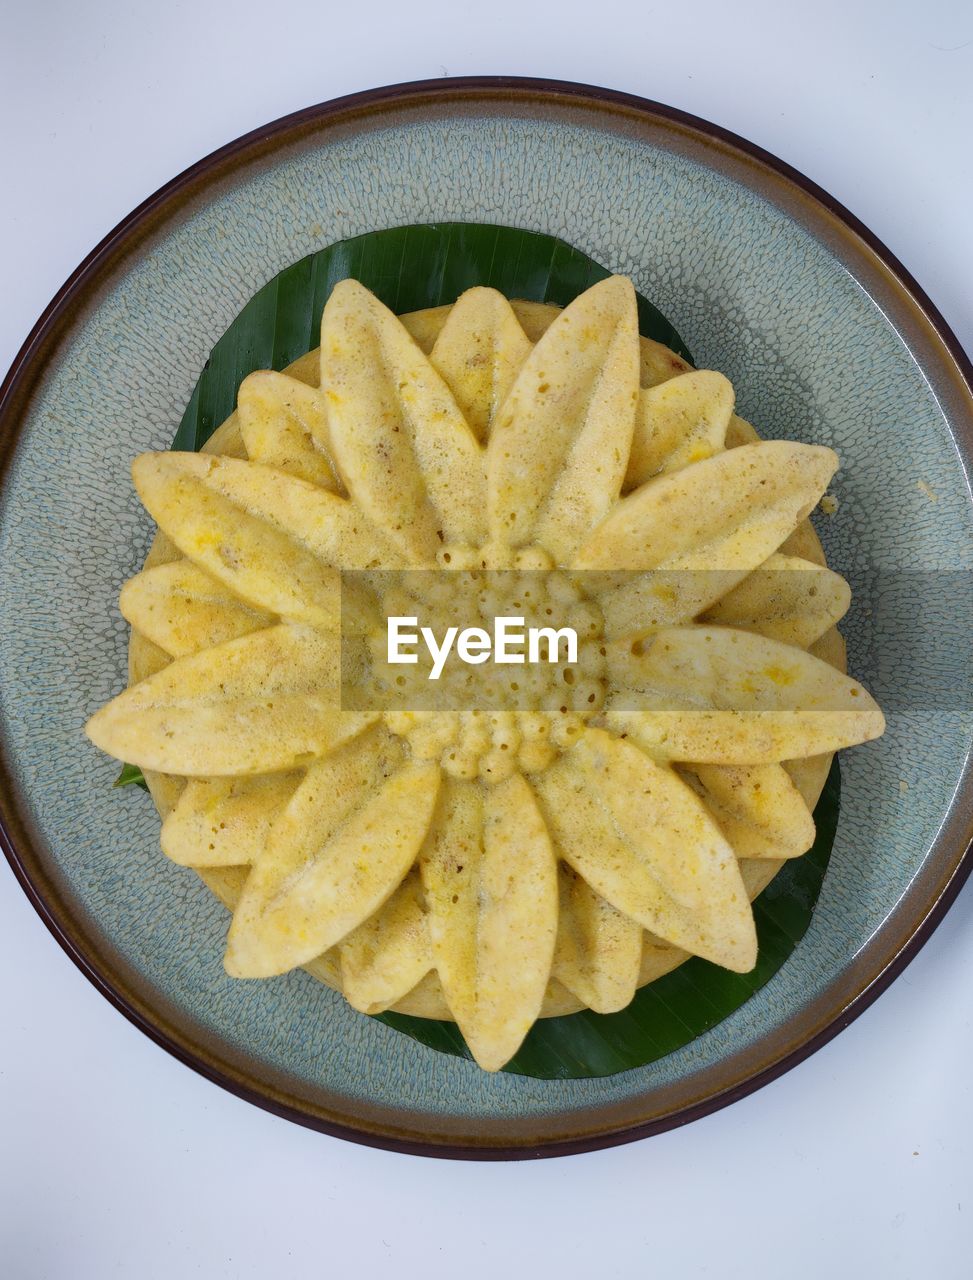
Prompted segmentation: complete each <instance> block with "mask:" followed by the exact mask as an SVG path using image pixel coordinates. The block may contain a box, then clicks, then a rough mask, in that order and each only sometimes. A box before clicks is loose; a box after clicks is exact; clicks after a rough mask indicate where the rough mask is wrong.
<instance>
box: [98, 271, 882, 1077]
mask: <svg viewBox="0 0 973 1280" xmlns="http://www.w3.org/2000/svg"><path fill="white" fill-rule="evenodd" d="M733 407H734V394H733V388H732V386H731V385H730V383H729V382H728V381H727V379H726V378H725V377H723V375H722V374H720V373H717V372H714V371H710V370H693V369H691V368H690V367H689V366H688V365H687V364H686V363H685V361H683V360H681V359H680V358H679V357H678V356H676V355H675V354H673V353H672V352H670V351H668V350H667V349H666V348H664V347H660V346H659V345H658V344H656V343H652V342H649V341H648V340H646V339H642V338H640V337H639V333H638V318H637V312H636V299H635V293H634V290H633V288H632V284H631V282H630V281H629V280H627V279H626V278H624V277H621V276H614V277H611V278H609V279H607V280H604V281H602V282H601V283H600V284H597V285H595V286H594V287H593V288H591V289H589V290H588V291H587V292H586V293H584V294H582V295H581V296H580V297H578V298H577V299H576V300H575V301H574V302H573V303H571V305H570V306H568V307H566V308H565V309H564V310H563V311H561V310H558V309H557V308H555V307H550V306H544V305H542V304H537V303H522V302H513V303H511V302H508V301H507V300H506V299H505V298H504V297H502V295H500V294H499V293H497V292H496V291H494V290H492V289H485V288H476V289H471V290H470V291H469V292H468V293H466V294H464V295H463V296H462V297H461V298H460V299H459V300H458V301H457V302H456V303H455V304H454V305H453V306H452V307H441V308H437V309H436V310H434V311H429V312H422V313H418V314H415V315H412V316H405V317H402V318H398V317H396V316H395V315H393V314H392V313H391V312H390V311H389V310H387V308H385V307H384V306H383V305H382V304H381V303H380V302H379V301H378V299H377V298H375V297H374V296H373V295H372V294H371V293H369V292H368V290H366V289H365V288H364V287H363V286H362V285H360V284H358V283H357V282H355V281H352V280H349V281H345V282H343V283H342V284H339V285H338V286H337V287H336V288H335V290H334V292H333V293H332V295H331V298H330V299H329V301H328V304H327V306H326V307H325V310H324V315H323V318H322V327H321V347H320V350H319V352H316V353H311V354H310V355H309V356H307V357H303V358H302V359H301V360H299V361H297V362H296V363H295V365H293V366H292V367H291V369H290V370H289V371H288V372H285V373H274V372H269V371H261V372H258V373H254V374H251V375H250V376H249V377H248V378H247V379H246V380H245V381H244V382H243V384H242V385H241V387H240V391H239V400H238V411H237V413H236V414H234V415H233V416H232V417H231V418H230V419H228V420H227V422H226V423H224V425H223V427H221V428H220V430H218V431H217V432H216V433H215V435H214V436H213V437H212V439H211V440H210V441H209V443H208V445H207V446H206V448H205V450H204V451H203V452H202V453H200V454H182V453H164V454H146V455H143V456H142V457H140V458H137V459H136V461H135V464H134V467H133V473H134V478H135V485H136V488H137V490H138V493H139V496H140V497H141V499H142V501H143V503H144V504H145V506H146V509H147V510H148V511H149V513H150V514H151V515H152V517H153V518H154V519H155V521H156V522H157V524H158V525H159V528H160V534H159V536H158V537H157V539H156V542H155V544H154V546H153V549H152V551H151V553H150V555H149V558H148V560H147V562H146V565H145V567H144V568H143V570H142V572H141V573H139V574H137V575H136V576H135V577H134V578H133V579H132V580H131V581H130V582H128V583H127V584H126V585H125V587H124V589H123V591H122V597H121V607H122V612H123V614H124V616H125V618H126V619H127V620H128V621H129V622H130V624H131V626H132V629H133V630H132V644H131V651H130V685H129V688H128V689H127V690H126V691H125V692H123V693H122V694H120V695H119V696H118V697H117V698H116V699H115V700H114V701H113V702H111V703H109V704H108V706H106V707H104V708H102V709H101V710H100V711H98V712H97V713H96V714H95V715H94V716H93V717H92V719H91V721H90V722H89V724H88V728H87V731H88V734H89V736H90V737H91V739H92V740H93V741H94V742H95V744H96V745H97V746H99V747H101V748H102V749H103V750H104V751H107V752H109V753H110V754H112V755H114V756H117V757H118V758H119V759H124V760H127V761H129V762H131V763H133V764H137V765H139V766H141V768H142V769H143V771H144V772H145V775H146V778H147V780H148V783H149V786H150V789H151V791H152V794H153V797H154V799H155V802H156V804H157V806H158V808H159V811H160V813H161V815H162V817H163V826H162V847H163V850H164V851H165V853H166V854H167V855H168V856H169V857H170V858H172V859H173V861H175V862H177V863H179V864H180V865H182V866H187V867H194V868H196V869H197V870H198V871H199V874H200V875H201V876H203V878H204V879H205V880H206V882H207V883H208V884H209V885H210V887H211V888H212V889H213V891H214V892H215V893H217V894H218V895H219V896H220V897H221V899H222V900H223V901H225V902H226V903H227V904H228V905H229V906H231V908H232V909H233V912H234V914H233V920H232V924H231V926H230V931H229V938H228V945H227V952H226V968H227V971H228V972H229V973H230V974H232V975H233V976H235V977H239V978H267V977H271V976H273V975H275V974H280V973H284V972H286V971H287V970H289V969H291V968H294V967H295V966H299V965H305V966H306V967H307V968H308V969H309V971H310V972H311V973H313V974H314V975H315V976H316V977H318V978H320V979H321V980H323V981H325V982H327V983H329V984H330V985H331V986H333V987H336V988H337V989H339V990H342V991H344V993H345V995H346V997H347V999H348V1000H349V1002H350V1003H351V1004H352V1005H353V1006H354V1007H355V1008H356V1009H360V1010H362V1011H363V1012H366V1013H377V1012H381V1011H383V1010H386V1009H397V1010H399V1011H402V1012H406V1013H413V1014H417V1015H419V1016H425V1017H434V1018H446V1019H452V1020H454V1021H455V1022H456V1023H457V1024H458V1025H459V1027H460V1030H461V1031H462V1033H463V1035H464V1037H465V1039H466V1041H467V1043H468V1045H469V1046H470V1049H471V1051H472V1053H473V1054H474V1056H475V1058H476V1060H477V1061H478V1062H479V1063H480V1065H481V1066H482V1067H484V1068H485V1069H486V1070H490V1071H493V1070H497V1069H498V1068H500V1067H502V1066H503V1065H504V1064H505V1063H506V1062H507V1061H508V1060H509V1059H510V1057H511V1056H512V1055H513V1054H514V1053H515V1052H516V1051H517V1049H518V1047H519V1045H520V1044H521V1042H522V1041H523V1038H524V1036H525V1035H526V1033H527V1032H528V1030H529V1029H530V1027H531V1025H532V1024H533V1022H534V1021H535V1019H537V1018H538V1017H545V1016H552V1015H557V1014H564V1013H569V1012H571V1011H573V1010H576V1009H579V1008H584V1007H587V1008H591V1009H594V1010H596V1011H598V1012H610V1011H613V1010H617V1009H620V1008H623V1007H624V1006H625V1005H626V1004H627V1003H628V1002H629V1001H630V1000H631V999H632V996H633V995H634V993H635V991H636V990H637V988H638V987H639V986H641V985H644V984H645V983H646V982H650V981H652V980H653V979H654V978H657V977H660V976H661V975H662V974H664V973H666V972H668V971H669V970H671V969H672V968H674V967H675V966H676V965H678V964H680V963H681V962H682V961H683V960H685V959H686V958H687V957H688V956H690V955H697V956H703V957H705V958H707V959H709V960H711V961H713V962H714V963H716V964H719V965H723V966H725V967H727V968H729V969H733V970H736V971H739V972H745V971H747V970H749V969H750V968H752V967H753V965H754V963H755V960H756V948H757V941H756V935H755V931H754V922H753V914H752V911H751V908H750V902H751V901H752V899H753V898H754V897H755V896H756V895H757V894H758V893H759V892H760V891H761V890H762V889H763V888H764V887H765V886H766V884H767V883H768V882H769V880H770V879H771V878H772V876H773V875H774V873H775V872H776V870H777V869H778V868H779V867H780V866H781V865H782V863H783V861H784V860H785V859H788V858H794V857H798V856H800V855H801V854H802V853H804V852H806V851H807V849H809V848H810V846H811V844H812V843H813V840H814V823H813V820H812V817H811V811H812V810H813V808H814V805H815V803H816V801H817V798H818V796H819V794H820V791H821V788H822V786H823V783H824V779H825V777H826V776H827V772H828V767H829V764H830V759H831V754H832V753H833V752H835V751H837V750H839V749H840V748H842V747H847V746H851V745H854V744H855V743H860V742H864V741H867V740H868V739H871V738H875V737H877V736H878V735H879V734H881V733H882V731H883V728H884V722H883V718H882V713H881V711H880V710H879V708H878V707H877V705H876V704H875V702H874V701H873V700H872V699H871V697H870V696H869V695H868V693H867V692H866V691H865V690H864V689H863V688H862V686H861V685H860V684H858V683H857V682H856V681H854V680H852V679H850V678H849V677H847V676H846V675H845V674H844V649H843V645H842V644H841V641H840V637H839V636H838V633H837V631H836V630H835V626H836V624H837V622H838V621H839V620H840V619H841V617H842V616H843V614H844V613H845V611H846V609H847V608H848V605H849V600H850V593H849V590H848V587H847V584H846V583H845V582H844V580H843V579H842V578H841V577H839V576H838V574H836V573H833V572H832V571H831V570H830V569H828V568H827V567H826V565H825V564H824V556H823V554H822V552H821V547H820V543H819V542H818V541H817V538H816V536H815V535H814V532H813V530H812V528H811V526H810V524H809V523H808V520H807V517H808V515H809V514H810V512H811V511H812V510H813V508H814V507H815V505H816V504H817V503H818V501H819V500H820V498H821V497H822V495H823V494H824V492H825V489H826V488H827V485H828V483H829V481H830V479H831V476H832V475H833V473H834V471H835V469H836V467H837V458H836V457H835V455H834V454H833V453H832V452H831V450H829V449H826V448H822V447H820V446H816V445H808V444H798V443H789V442H784V441H774V442H762V441H761V440H760V439H759V437H758V436H757V433H756V432H755V431H754V429H753V428H752V427H751V426H750V425H749V424H748V423H746V422H744V421H743V420H742V419H740V418H738V417H736V415H735V414H734V412H733ZM343 571H344V572H345V573H346V574H347V573H349V572H350V571H354V572H353V574H352V576H351V577H346V578H343V577H342V573H343ZM369 575H371V576H369ZM352 583H354V587H353V589H352V587H351V585H350V584H352ZM363 583H364V585H363ZM343 586H345V587H347V589H346V590H344V591H343V589H342V588H343ZM464 611H465V613H466V614H467V615H468V614H469V613H470V611H473V613H474V614H475V615H476V616H474V617H473V618H470V617H469V616H460V615H461V614H463V613H464ZM477 611H478V612H477ZM511 611H513V612H516V613H519V614H524V615H525V617H529V618H531V619H537V620H538V621H539V622H540V623H541V624H544V625H546V626H548V627H551V628H555V629H556V628H558V627H561V626H565V625H567V626H569V627H571V628H572V629H573V630H574V633H575V635H576V636H577V644H578V652H577V654H576V655H575V656H573V657H571V658H570V660H568V659H565V660H564V661H562V660H561V657H560V655H559V653H555V658H554V659H551V653H550V650H549V653H548V658H549V659H550V660H548V661H540V660H538V661H537V662H535V663H533V665H528V664H527V663H524V664H523V665H509V666H508V667H506V668H503V667H501V666H499V665H496V666H495V670H494V671H493V672H492V674H489V675H487V674H485V673H486V667H483V666H480V665H479V663H480V662H481V661H482V658H481V659H477V660H476V661H475V663H474V665H471V666H470V667H469V669H468V670H461V671H460V672H459V674H458V675H457V674H456V669H455V668H450V669H449V671H447V670H446V668H445V666H444V668H443V679H442V683H441V684H440V685H438V686H436V698H434V699H433V700H432V701H431V702H430V701H429V700H428V699H427V700H425V701H423V694H422V685H423V684H424V682H426V681H427V680H428V678H429V674H430V673H429V670H428V669H427V668H423V667H422V666H421V665H417V666H412V667H405V668H403V669H402V671H403V674H398V673H397V672H396V671H395V670H394V669H393V668H392V667H391V666H389V665H388V663H387V662H385V661H384V660H380V657H379V655H378V650H377V649H376V647H375V645H374V644H373V645H372V647H371V648H370V647H369V642H368V637H371V639H372V640H374V639H375V637H376V636H382V635H384V632H383V631H382V627H383V626H384V625H385V624H386V620H387V619H388V618H389V617H391V616H392V615H396V616H399V615H402V614H403V612H404V613H405V614H412V615H416V616H419V615H421V616H422V620H423V621H424V622H426V621H427V622H428V624H429V627H430V631H431V633H436V634H439V633H445V631H446V629H447V628H448V627H450V626H451V625H454V624H457V625H459V626H467V625H469V624H471V623H472V624H473V625H478V624H480V623H482V624H483V625H484V627H486V625H487V622H488V621H490V620H495V619H496V618H497V617H500V616H508V615H510V614H511ZM350 625H354V626H357V627H359V628H360V637H359V638H360V640H361V643H360V644H359V645H358V647H357V648H352V647H349V646H348V645H347V643H346V641H347V634H346V632H347V628H348V627H349V626H350ZM555 645H556V641H555ZM343 646H344V647H343ZM471 661H472V660H471ZM444 662H445V659H444ZM343 663H348V664H350V670H351V672H352V677H353V680H352V683H354V684H355V685H356V687H358V686H361V687H366V686H367V687H369V688H371V689H372V702H371V703H369V702H368V701H367V700H366V701H365V702H359V701H356V702H355V704H354V706H352V705H351V704H350V702H349V699H348V698H347V697H345V696H344V694H345V693H346V692H347V689H346V683H345V682H346V678H347V675H348V673H347V671H344V670H343ZM480 672H483V673H484V674H483V675H482V676H481V675H479V674H478V673H480ZM477 680H479V683H477ZM370 681H371V684H369V682H370ZM429 687H432V686H429ZM376 691H377V692H376ZM410 698H414V704H413V703H411V702H410V701H409V699H410Z"/></svg>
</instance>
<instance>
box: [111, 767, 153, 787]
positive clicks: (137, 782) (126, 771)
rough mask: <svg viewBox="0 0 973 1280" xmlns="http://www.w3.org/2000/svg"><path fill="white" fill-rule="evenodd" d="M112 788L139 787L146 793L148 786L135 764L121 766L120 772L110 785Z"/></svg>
mask: <svg viewBox="0 0 973 1280" xmlns="http://www.w3.org/2000/svg"><path fill="white" fill-rule="evenodd" d="M112 786H113V787H141V788H142V790H143V791H148V789H149V788H148V785H147V783H146V781H145V778H144V777H143V775H142V770H141V769H140V768H139V767H138V765H137V764H123V765H122V771H121V773H120V774H119V775H118V777H117V778H116V779H115V781H114V782H113V783H112Z"/></svg>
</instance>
